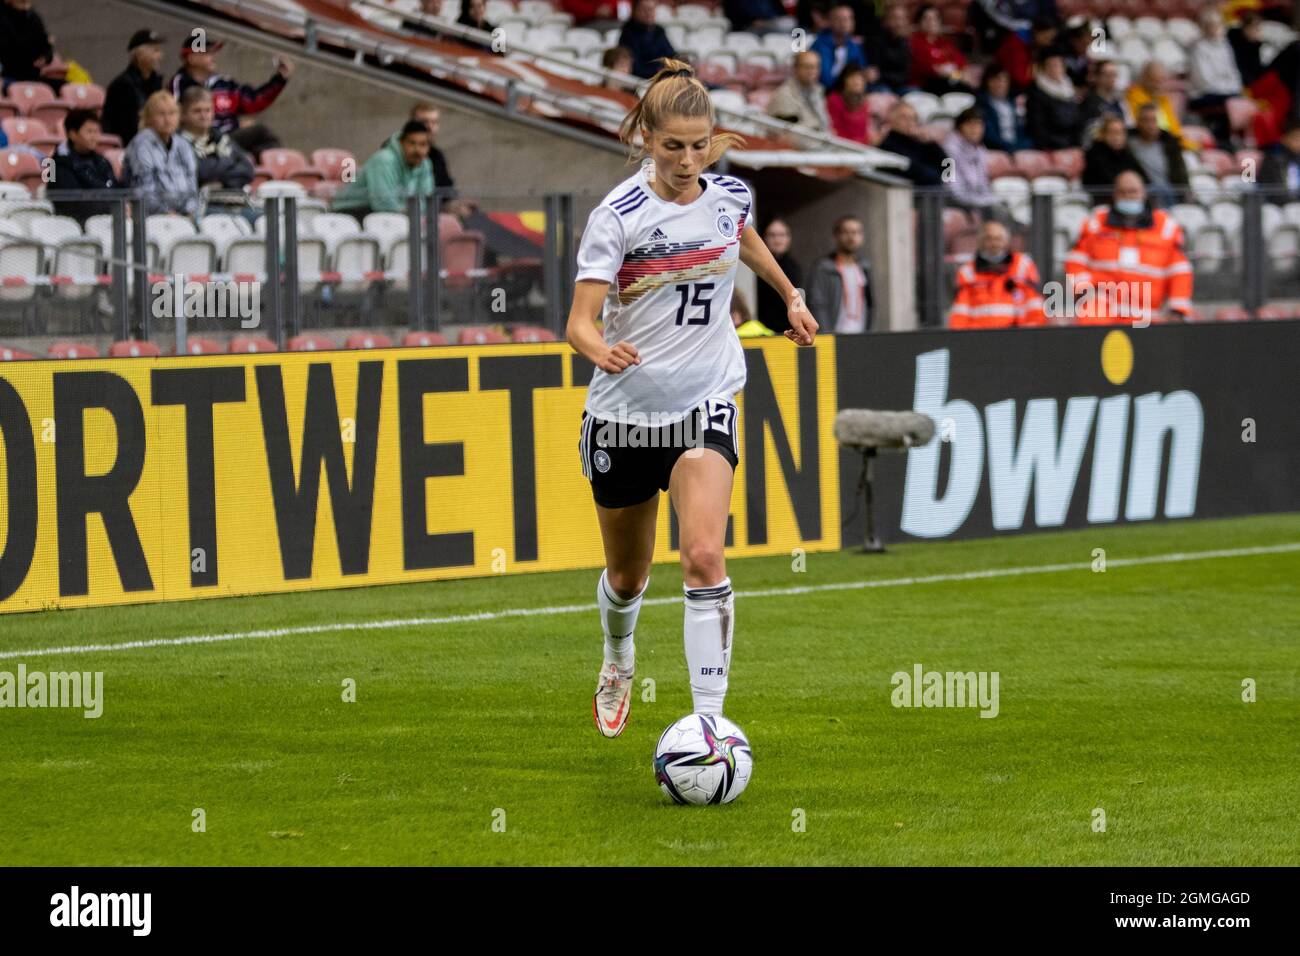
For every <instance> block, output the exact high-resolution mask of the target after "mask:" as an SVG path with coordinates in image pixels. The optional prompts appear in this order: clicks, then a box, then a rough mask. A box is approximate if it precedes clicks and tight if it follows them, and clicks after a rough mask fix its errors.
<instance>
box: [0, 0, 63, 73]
mask: <svg viewBox="0 0 1300 956" xmlns="http://www.w3.org/2000/svg"><path fill="white" fill-rule="evenodd" d="M53 59H54V46H53V45H52V44H51V43H50V35H49V33H47V32H46V30H45V21H43V20H42V19H41V15H40V14H39V13H37V12H36V11H35V10H33V9H32V0H4V4H3V5H2V6H0V68H3V74H4V85H5V86H8V85H9V84H10V83H14V82H30V81H32V80H39V79H40V78H41V70H43V69H44V68H45V67H47V66H49V65H50V62H51V61H52V60H53Z"/></svg>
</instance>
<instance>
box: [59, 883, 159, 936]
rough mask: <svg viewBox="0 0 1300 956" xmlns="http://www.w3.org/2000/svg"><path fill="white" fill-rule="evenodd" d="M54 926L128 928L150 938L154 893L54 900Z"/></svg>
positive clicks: (65, 895)
mask: <svg viewBox="0 0 1300 956" xmlns="http://www.w3.org/2000/svg"><path fill="white" fill-rule="evenodd" d="M50 907H51V908H50V925H51V926H126V927H130V929H131V933H132V935H134V936H148V935H149V930H150V925H151V923H152V919H151V912H152V910H153V894H152V893H84V894H83V893H82V892H81V888H80V887H78V886H74V887H72V891H71V892H70V893H55V894H54V895H53V896H51V897H50Z"/></svg>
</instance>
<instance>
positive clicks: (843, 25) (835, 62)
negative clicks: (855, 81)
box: [811, 3, 867, 90]
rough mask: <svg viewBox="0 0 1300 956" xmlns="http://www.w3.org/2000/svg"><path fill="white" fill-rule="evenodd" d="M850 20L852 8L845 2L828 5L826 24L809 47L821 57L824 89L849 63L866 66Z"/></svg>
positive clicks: (827, 87) (832, 83)
mask: <svg viewBox="0 0 1300 956" xmlns="http://www.w3.org/2000/svg"><path fill="white" fill-rule="evenodd" d="M854 23H855V20H854V18H853V8H852V7H850V6H849V5H848V4H847V3H837V4H836V5H835V6H834V7H832V8H831V17H830V26H828V27H827V28H826V29H825V30H823V31H822V32H821V33H819V34H817V39H816V40H814V41H813V44H812V47H811V49H812V51H813V52H814V53H816V54H817V55H818V56H820V57H821V59H822V72H821V84H822V86H823V87H824V88H825V89H827V90H829V89H831V87H833V86H834V85H835V81H836V80H837V79H839V75H840V74H841V73H842V72H844V70H846V69H848V68H849V67H850V66H856V67H865V66H866V65H867V55H866V54H865V53H864V52H863V50H862V44H861V43H859V42H858V41H857V40H855V39H854V38H853V33H854V29H855V27H854Z"/></svg>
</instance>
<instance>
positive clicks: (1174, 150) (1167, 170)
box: [1128, 103, 1188, 207]
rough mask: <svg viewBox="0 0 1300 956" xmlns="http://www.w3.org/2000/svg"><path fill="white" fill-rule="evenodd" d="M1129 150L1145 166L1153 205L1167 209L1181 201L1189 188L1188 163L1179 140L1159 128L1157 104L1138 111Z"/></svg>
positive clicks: (1130, 137)
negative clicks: (1180, 197)
mask: <svg viewBox="0 0 1300 956" xmlns="http://www.w3.org/2000/svg"><path fill="white" fill-rule="evenodd" d="M1128 148H1129V151H1130V152H1132V153H1133V156H1134V157H1135V158H1136V159H1137V161H1138V165H1139V166H1141V167H1142V175H1143V177H1144V178H1145V179H1146V183H1147V195H1148V196H1149V197H1150V199H1151V203H1152V205H1155V206H1160V207H1164V206H1172V205H1173V204H1174V203H1176V202H1178V201H1179V196H1180V195H1181V193H1182V191H1183V190H1184V189H1186V188H1187V185H1188V179H1187V163H1186V161H1185V160H1184V159H1183V147H1182V144H1181V143H1180V142H1179V141H1178V137H1177V136H1174V135H1173V134H1172V133H1168V132H1166V131H1165V130H1162V129H1161V128H1160V118H1159V114H1158V112H1157V110H1156V107H1155V104H1153V103H1147V104H1146V105H1144V106H1142V107H1141V108H1140V109H1139V110H1138V118H1137V126H1136V128H1134V130H1133V132H1132V134H1131V135H1130V136H1129V141H1128Z"/></svg>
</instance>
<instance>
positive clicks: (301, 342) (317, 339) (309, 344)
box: [285, 332, 338, 352]
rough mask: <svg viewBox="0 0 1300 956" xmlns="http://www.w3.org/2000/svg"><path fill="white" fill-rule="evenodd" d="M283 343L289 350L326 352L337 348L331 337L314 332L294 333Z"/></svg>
mask: <svg viewBox="0 0 1300 956" xmlns="http://www.w3.org/2000/svg"><path fill="white" fill-rule="evenodd" d="M285 345H287V346H288V347H289V351H290V352H328V351H330V350H332V349H337V348H338V346H337V345H336V344H334V340H333V339H331V338H329V337H328V336H325V335H319V334H317V333H315V332H304V333H303V334H302V335H295V336H294V337H293V338H291V339H290V340H289V341H288V342H286V343H285Z"/></svg>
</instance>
